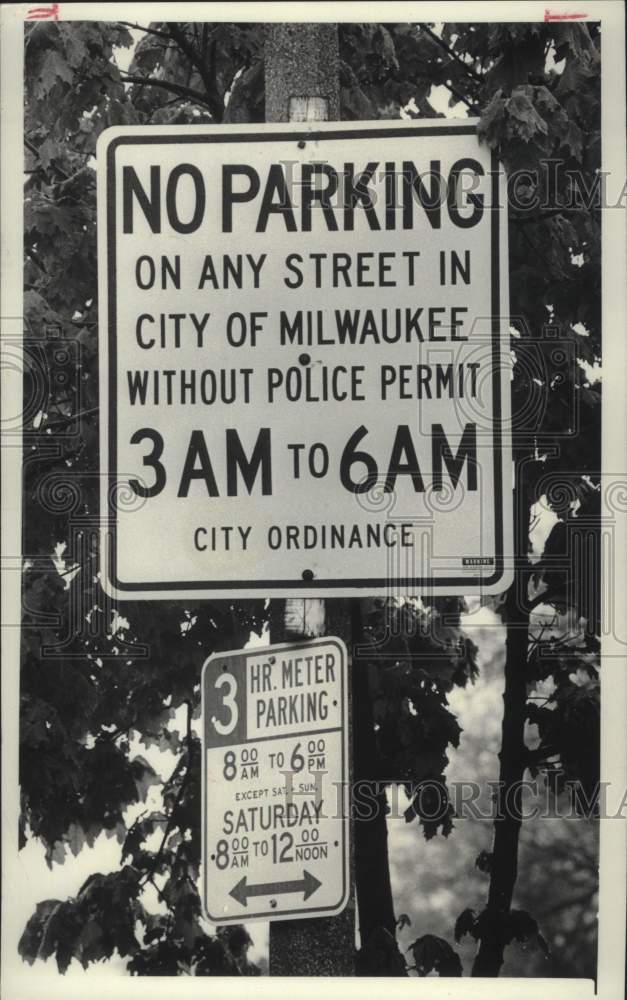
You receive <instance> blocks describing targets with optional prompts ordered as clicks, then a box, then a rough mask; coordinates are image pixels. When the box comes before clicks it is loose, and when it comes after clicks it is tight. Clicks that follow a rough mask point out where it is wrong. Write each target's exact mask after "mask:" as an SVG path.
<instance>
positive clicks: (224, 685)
mask: <svg viewBox="0 0 627 1000" xmlns="http://www.w3.org/2000/svg"><path fill="white" fill-rule="evenodd" d="M213 686H214V687H215V688H218V690H219V691H220V692H221V694H220V698H221V704H222V708H223V709H226V713H227V714H228V718H227V721H226V722H222V721H221V720H220V719H218V718H216V717H215V716H214V717H213V718H212V719H211V722H212V723H213V728H214V729H215V731H216V733H218V735H219V736H230V735H231V733H232V732H233V730H234V729H235V727H236V726H237V723H238V721H239V707H238V704H237V680H236V679H235V677H234V676H233V674H229V673H223V674H218V676H217V677H216V679H215V682H214V685H213ZM223 689H224V690H223Z"/></svg>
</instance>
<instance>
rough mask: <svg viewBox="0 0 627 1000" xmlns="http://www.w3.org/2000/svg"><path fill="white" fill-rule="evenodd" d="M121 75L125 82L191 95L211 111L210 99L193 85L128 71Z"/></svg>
mask: <svg viewBox="0 0 627 1000" xmlns="http://www.w3.org/2000/svg"><path fill="white" fill-rule="evenodd" d="M120 77H121V79H122V82H123V83H135V84H137V85H138V86H141V87H160V88H161V89H162V90H168V91H169V92H170V93H171V94H178V95H179V97H189V99H190V100H191V101H195V102H196V103H197V104H204V105H205V106H206V107H208V108H209V110H210V111H211V103H210V101H209V100H208V99H207V98H206V97H205V95H204V94H203V93H201V91H200V90H194V89H193V88H192V87H183V86H182V85H181V84H179V83H170V82H169V81H168V80H152V79H151V78H150V77H148V76H134V75H131V74H128V73H121V74H120Z"/></svg>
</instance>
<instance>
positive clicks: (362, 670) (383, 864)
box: [351, 600, 405, 976]
mask: <svg viewBox="0 0 627 1000" xmlns="http://www.w3.org/2000/svg"><path fill="white" fill-rule="evenodd" d="M361 612H362V608H361V603H360V602H359V601H357V600H354V601H351V633H352V638H353V673H352V689H353V747H354V758H353V760H354V764H353V767H354V772H353V773H354V784H353V789H354V796H353V804H354V808H355V815H354V823H353V830H354V845H355V884H356V889H357V912H358V915H359V936H360V940H361V949H362V950H361V958H362V961H361V963H360V965H358V971H359V972H362V973H363V974H365V975H382V976H383V975H388V976H389V975H405V963H404V961H403V959H402V956H401V955H400V953H399V951H398V947H397V945H396V917H395V916H394V902H393V899H392V885H391V882H390V862H389V855H388V831H387V819H386V811H387V799H386V794H385V787H384V785H383V783H382V781H381V780H380V779H381V777H383V776H382V775H381V766H380V762H379V752H378V748H377V744H376V737H375V731H374V719H373V714H372V695H371V690H370V684H369V679H368V670H369V665H368V663H367V662H365V660H364V658H360V657H359V656H358V655H357V652H356V651H357V648H358V647H359V646H360V645H363V625H362V614H361ZM360 812H361V815H360Z"/></svg>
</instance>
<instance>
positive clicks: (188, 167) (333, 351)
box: [98, 120, 512, 598]
mask: <svg viewBox="0 0 627 1000" xmlns="http://www.w3.org/2000/svg"><path fill="white" fill-rule="evenodd" d="M98 195H99V216H98V229H99V281H100V284H99V287H100V309H101V328H100V347H101V428H102V439H101V461H102V472H103V477H102V481H103V489H102V514H103V532H102V539H103V543H102V547H103V564H104V569H105V574H104V575H105V578H106V579H105V585H106V587H107V589H108V590H109V591H110V592H111V593H112V594H113V595H114V596H117V597H118V598H123V597H128V598H158V597H160V596H162V597H165V596H170V597H194V596H196V597H200V596H205V597H208V596H213V597H216V598H221V597H233V596H235V595H242V594H243V595H255V594H258V595H261V594H263V595H270V596H287V595H292V596H297V595H300V596H303V597H305V596H318V597H324V596H332V595H338V596H356V595H368V594H372V595H376V594H384V593H386V592H389V590H390V589H391V588H394V589H396V590H397V591H398V590H400V591H401V592H403V591H405V592H406V591H408V590H409V591H415V590H421V591H433V592H438V593H459V594H467V593H472V592H475V591H482V592H484V593H494V592H500V591H503V590H505V589H506V587H507V586H508V585H509V582H510V579H511V551H512V545H511V538H512V528H511V521H512V482H511V480H512V476H511V457H510V450H511V449H510V442H509V438H510V434H511V430H510V425H509V394H510V365H509V323H508V319H507V315H508V301H507V286H508V282H507V229H506V215H507V210H506V196H505V189H504V178H503V174H502V171H501V169H500V167H499V164H498V162H497V160H496V158H495V156H494V155H493V154H492V153H491V152H490V150H489V149H488V148H487V147H486V146H485V145H481V144H480V143H479V140H478V138H477V135H476V130H475V124H474V123H473V122H472V121H455V122H451V121H446V120H444V121H428V122H424V121H423V122H419V123H418V122H401V121H399V122H373V123H357V124H352V125H346V124H328V125H319V124H316V125H315V126H307V125H300V124H299V125H291V126H290V125H281V126H275V125H273V126H249V127H245V128H244V127H240V126H221V127H209V126H205V127H198V128H195V127H192V126H176V127H169V128H165V127H164V128H162V127H159V126H154V127H153V126H151V127H146V126H144V127H141V128H133V127H128V128H115V129H109V130H107V131H106V132H105V133H104V134H103V137H102V138H101V140H100V144H99V147H98Z"/></svg>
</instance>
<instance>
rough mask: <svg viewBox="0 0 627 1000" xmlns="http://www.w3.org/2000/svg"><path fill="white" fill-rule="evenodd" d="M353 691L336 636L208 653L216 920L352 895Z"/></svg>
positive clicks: (338, 906) (206, 799) (208, 839)
mask: <svg viewBox="0 0 627 1000" xmlns="http://www.w3.org/2000/svg"><path fill="white" fill-rule="evenodd" d="M347 700H348V699H347V653H346V646H345V645H344V643H343V642H342V640H341V639H338V638H335V637H325V638H323V639H314V640H310V641H307V642H301V643H295V644H291V643H286V644H282V645H277V646H269V647H266V648H263V649H259V648H257V649H254V648H253V649H241V650H234V651H231V652H226V653H217V654H215V655H213V656H210V657H209V659H208V660H207V661H206V663H205V665H204V667H203V673H202V705H203V726H202V732H203V773H202V789H203V809H202V851H203V871H204V882H203V897H204V899H203V902H204V907H205V913H206V915H207V917H208V919H209V920H210V921H211V922H212V923H214V924H228V923H241V922H243V921H246V922H249V921H251V920H267V921H272V920H287V919H289V920H295V919H299V918H304V917H315V916H333V915H334V914H336V913H339V912H341V910H343V909H344V907H345V906H346V903H347V901H348V894H349V869H348V865H349V821H348V810H347V806H346V800H347V781H348V725H347Z"/></svg>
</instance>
